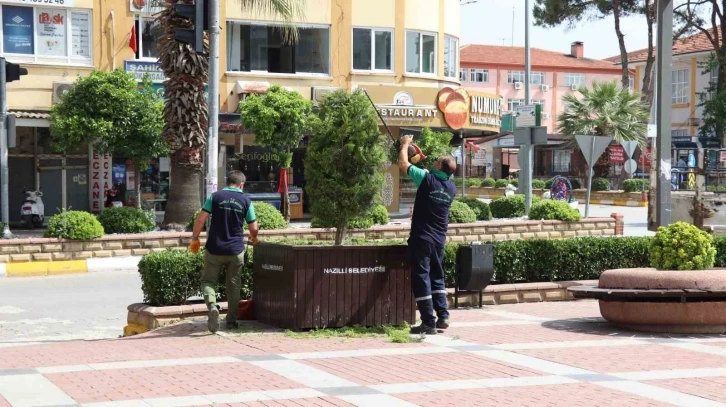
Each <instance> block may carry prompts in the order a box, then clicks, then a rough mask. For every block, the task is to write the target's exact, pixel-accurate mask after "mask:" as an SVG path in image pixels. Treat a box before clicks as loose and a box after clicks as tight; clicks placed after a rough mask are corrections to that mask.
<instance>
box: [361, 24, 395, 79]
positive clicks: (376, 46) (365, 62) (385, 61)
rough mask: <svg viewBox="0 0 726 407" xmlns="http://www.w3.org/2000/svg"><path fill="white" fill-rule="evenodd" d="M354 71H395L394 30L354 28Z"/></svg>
mask: <svg viewBox="0 0 726 407" xmlns="http://www.w3.org/2000/svg"><path fill="white" fill-rule="evenodd" d="M353 69H355V70H360V71H391V70H393V30H391V29H380V28H354V29H353Z"/></svg>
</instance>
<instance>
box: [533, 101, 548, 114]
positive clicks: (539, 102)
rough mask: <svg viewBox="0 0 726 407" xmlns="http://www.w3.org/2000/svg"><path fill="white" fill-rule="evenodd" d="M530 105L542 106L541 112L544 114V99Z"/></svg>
mask: <svg viewBox="0 0 726 407" xmlns="http://www.w3.org/2000/svg"><path fill="white" fill-rule="evenodd" d="M532 104H533V105H540V106H542V112H544V109H545V101H544V99H537V100H533V101H532Z"/></svg>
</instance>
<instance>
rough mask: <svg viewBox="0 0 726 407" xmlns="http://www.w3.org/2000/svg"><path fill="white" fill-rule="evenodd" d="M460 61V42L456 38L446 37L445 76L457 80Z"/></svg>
mask: <svg viewBox="0 0 726 407" xmlns="http://www.w3.org/2000/svg"><path fill="white" fill-rule="evenodd" d="M458 60H459V40H457V39H456V38H454V37H450V36H448V35H447V36H446V37H444V76H445V77H447V78H456V66H457V61H458Z"/></svg>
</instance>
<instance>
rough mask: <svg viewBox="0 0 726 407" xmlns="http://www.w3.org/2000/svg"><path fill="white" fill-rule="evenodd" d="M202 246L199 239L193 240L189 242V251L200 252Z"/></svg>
mask: <svg viewBox="0 0 726 407" xmlns="http://www.w3.org/2000/svg"><path fill="white" fill-rule="evenodd" d="M201 246H202V244H201V243H199V240H192V242H191V243H190V244H189V251H190V252H192V253H194V254H197V253H199V248H200V247H201Z"/></svg>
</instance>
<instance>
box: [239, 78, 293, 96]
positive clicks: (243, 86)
mask: <svg viewBox="0 0 726 407" xmlns="http://www.w3.org/2000/svg"><path fill="white" fill-rule="evenodd" d="M270 86H272V85H271V84H270V82H267V81H237V83H235V85H234V89H233V90H234V93H236V94H238V95H241V94H243V93H247V94H263V93H267V89H270ZM282 88H283V89H287V90H289V91H295V88H292V87H290V86H283V87H282Z"/></svg>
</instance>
